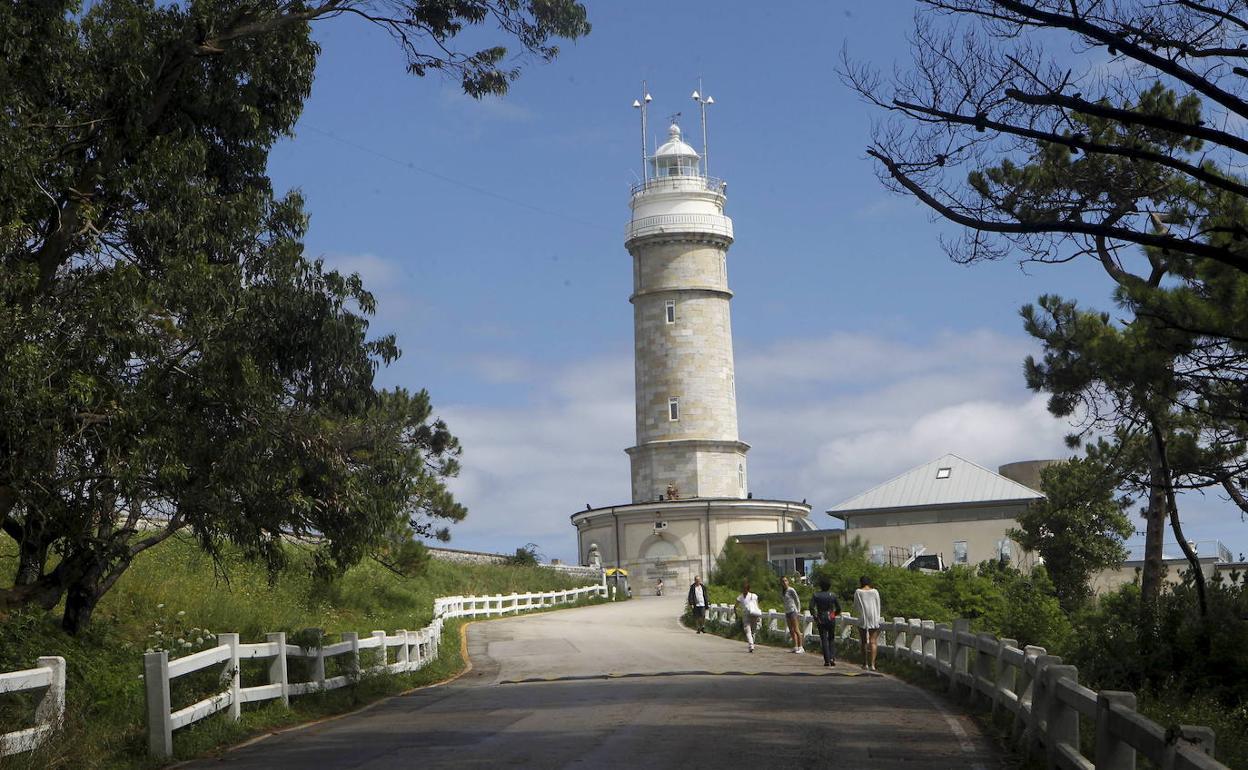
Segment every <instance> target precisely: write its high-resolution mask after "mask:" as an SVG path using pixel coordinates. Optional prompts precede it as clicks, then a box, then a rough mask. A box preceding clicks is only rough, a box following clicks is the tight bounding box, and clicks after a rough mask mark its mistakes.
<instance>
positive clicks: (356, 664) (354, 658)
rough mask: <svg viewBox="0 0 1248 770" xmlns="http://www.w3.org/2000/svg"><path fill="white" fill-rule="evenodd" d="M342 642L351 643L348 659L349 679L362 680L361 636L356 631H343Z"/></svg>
mask: <svg viewBox="0 0 1248 770" xmlns="http://www.w3.org/2000/svg"><path fill="white" fill-rule="evenodd" d="M342 641H344V642H350V643H351V652H350V653H349V655H348V657H347V679H352V680H355V679H359V678H360V635H359V634H357V633H356V632H354V631H343V632H342Z"/></svg>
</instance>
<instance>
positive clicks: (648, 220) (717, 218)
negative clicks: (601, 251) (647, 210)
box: [624, 214, 732, 241]
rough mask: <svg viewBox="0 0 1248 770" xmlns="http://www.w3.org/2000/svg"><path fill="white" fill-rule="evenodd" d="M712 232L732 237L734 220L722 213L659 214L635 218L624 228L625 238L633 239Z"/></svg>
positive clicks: (627, 239) (626, 239)
mask: <svg viewBox="0 0 1248 770" xmlns="http://www.w3.org/2000/svg"><path fill="white" fill-rule="evenodd" d="M673 232H675V233H680V232H691V233H710V234H712V235H718V236H722V237H724V238H728V239H731V238H732V220H731V219H729V218H728V217H726V216H724V215H722V214H659V215H656V216H652V217H642V218H640V219H634V220H632V221H630V222H629V223H628V226H627V227H625V229H624V240H625V241H631V240H632V239H634V238H641V237H643V236H647V235H658V234H660V233H673Z"/></svg>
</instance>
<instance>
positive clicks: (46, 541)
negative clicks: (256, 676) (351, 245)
mask: <svg viewBox="0 0 1248 770" xmlns="http://www.w3.org/2000/svg"><path fill="white" fill-rule="evenodd" d="M338 17H353V18H363V19H366V20H368V21H369V22H371V23H375V24H380V25H382V26H383V27H385V28H386V29H388V30H389V31H390V32H391V33H392V34H393V35H394V36H395V37H396V39H397V41H398V43H399V45H400V46H401V47H402V48H403V50H404V51H405V53H406V55H407V57H408V67H409V70H411V71H412V72H413V74H416V75H422V74H425V73H426V72H429V71H432V70H438V71H443V72H447V73H451V74H454V75H455V76H457V77H458V78H459V79H460V82H461V83H462V85H463V88H464V89H465V91H467V92H468V93H469V94H472V95H474V96H480V95H483V94H487V93H502V92H504V91H505V90H506V88H507V85H508V83H509V82H510V81H511V80H512V79H513V78H514V77H515V76H516V70H515V69H508V68H505V67H504V66H503V62H504V61H505V56H506V51H505V49H504V48H503V47H501V46H491V47H487V48H484V49H482V50H479V51H476V52H461V51H459V50H458V49H457V48H456V47H455V46H454V42H455V38H456V36H457V34H458V33H459V32H461V31H463V30H465V29H466V28H467V27H469V26H480V25H484V24H486V23H489V24H493V25H495V26H497V27H498V28H499V30H501V32H502V34H503V35H504V36H506V37H508V38H512V39H514V40H515V41H517V42H518V43H519V45H520V46H521V49H522V51H524V52H526V53H528V54H530V55H533V56H536V57H539V58H542V59H550V58H552V57H553V56H555V54H556V53H557V48H556V47H555V46H554V45H552V44H551V40H552V38H557V37H572V38H574V37H577V36H579V35H581V34H584V33H585V32H587V31H588V29H589V26H588V24H587V22H586V21H585V12H584V9H583V7H582V6H581V5H580V4H579V3H576V2H573V0H529V1H527V2H525V1H522V0H464V1H463V2H456V3H451V4H448V3H445V2H442V1H441V0H402V1H400V0H389V1H388V0H382V1H381V2H370V3H363V2H353V1H350V0H327V1H326V2H324V3H320V4H306V3H302V2H275V1H274V0H266V1H265V2H260V3H244V2H239V1H237V0H204V1H202V2H189V3H185V4H169V3H165V4H159V5H153V4H150V3H145V2H138V1H137V0H104V1H103V2H97V3H92V4H90V5H89V6H88V7H87V8H86V9H85V10H84V9H83V8H81V7H80V6H79V5H78V4H77V3H74V2H49V3H10V4H4V5H0V50H3V51H4V52H5V55H4V56H3V57H0V59H2V60H0V96H2V97H3V98H0V103H3V104H4V105H5V107H4V112H3V116H4V117H3V120H0V403H2V404H3V405H4V408H3V409H0V526H2V527H3V529H4V531H5V533H6V534H8V535H9V536H10V537H12V538H13V539H14V541H15V542H16V543H17V544H18V548H19V560H18V565H17V569H16V571H15V575H14V585H13V587H12V588H10V589H5V590H3V591H0V605H6V606H10V607H11V606H19V605H24V604H38V605H41V606H44V607H47V608H51V607H53V606H54V605H56V604H57V602H58V601H60V600H61V599H62V598H64V600H65V613H64V618H63V625H64V627H65V628H66V629H67V630H69V631H71V632H77V631H78V630H80V629H81V628H82V627H83V626H85V625H86V623H88V622H89V620H90V617H91V612H92V610H93V609H94V607H95V604H96V603H97V602H98V601H99V598H100V597H101V596H102V595H103V594H104V593H105V592H106V591H107V590H108V589H109V587H111V585H112V584H113V583H114V582H115V581H116V579H117V578H118V576H120V574H121V573H122V572H123V571H124V570H125V569H126V567H127V566H128V565H129V564H130V562H131V561H132V560H133V559H134V558H135V556H137V555H138V554H139V553H141V552H142V551H143V550H145V549H147V548H150V547H152V546H154V545H156V544H158V543H160V542H161V541H163V540H164V539H166V538H168V537H170V536H172V535H173V534H174V533H177V532H181V531H188V532H189V533H191V534H192V535H193V536H194V538H195V539H196V540H197V541H198V542H199V543H200V544H201V545H202V546H203V547H204V548H205V549H207V550H208V551H209V552H211V553H217V552H219V549H220V548H222V547H223V546H224V544H226V543H234V544H235V545H237V546H238V547H239V548H241V549H243V551H244V553H246V554H247V555H249V556H251V557H253V558H257V559H262V560H263V561H264V562H265V563H266V564H268V565H269V567H270V568H271V569H272V570H274V571H276V570H278V569H280V568H281V567H282V566H283V563H284V557H283V554H284V550H283V548H282V547H281V542H282V539H283V538H284V537H286V536H288V535H295V536H314V537H315V538H316V539H317V540H318V541H319V542H320V543H321V545H320V547H319V549H318V559H317V565H318V569H320V570H323V571H324V572H326V573H332V572H334V571H337V570H340V569H342V568H344V567H345V566H347V565H349V564H351V563H353V562H354V561H356V560H358V559H359V558H361V557H363V556H364V555H365V554H367V553H369V552H370V551H374V550H376V549H383V550H389V551H391V552H393V549H394V547H395V545H396V538H395V536H396V532H399V531H402V530H406V532H407V533H408V534H407V537H408V538H410V537H411V536H412V534H413V533H415V534H432V533H433V532H434V530H435V527H436V525H435V524H434V522H436V521H437V520H439V519H442V520H452V521H453V520H456V519H459V518H462V516H463V515H464V509H463V507H462V506H460V505H459V504H458V503H456V502H455V501H454V499H453V497H452V496H451V495H450V493H449V492H448V491H447V490H446V488H445V486H444V481H445V479H446V478H447V477H448V476H451V475H454V474H455V472H456V471H457V469H458V462H457V458H458V455H459V452H460V449H459V444H458V442H457V441H456V439H455V438H454V436H453V435H451V433H450V432H449V431H448V429H447V426H446V425H445V424H444V423H443V422H442V421H440V420H437V419H435V418H434V417H433V411H432V406H431V405H430V402H429V398H428V395H427V394H426V393H425V392H424V391H418V392H415V393H411V392H408V391H406V390H402V389H397V390H394V391H379V390H377V389H376V388H375V387H374V385H373V378H374V375H375V373H376V371H377V369H378V367H380V366H384V365H386V364H388V363H390V362H391V361H393V360H394V359H395V358H396V357H397V356H398V355H399V349H398V347H397V344H396V341H395V340H394V339H393V338H392V337H381V338H373V339H370V338H369V336H368V320H367V319H368V316H369V315H371V314H372V313H373V312H374V309H375V308H374V301H373V298H372V296H371V295H370V294H369V293H368V292H367V291H366V290H365V288H364V287H363V285H362V284H361V282H360V280H359V278H358V277H357V276H343V275H340V274H337V273H335V272H332V271H327V270H325V269H324V267H323V266H322V264H321V263H320V262H319V261H313V260H310V259H308V258H307V257H306V256H304V254H303V250H302V244H301V240H302V236H303V233H304V229H305V227H306V215H305V213H304V211H303V208H302V202H301V200H300V199H299V197H298V196H297V195H288V196H285V197H278V196H276V195H275V194H274V192H273V190H272V185H271V183H270V181H269V179H268V177H267V175H266V164H267V159H268V152H269V149H270V148H271V147H272V145H273V143H274V142H275V141H276V140H277V139H278V138H279V137H281V136H282V135H283V134H285V133H288V132H289V131H290V130H291V128H292V126H293V125H294V122H295V120H296V118H297V117H298V114H299V111H300V109H301V108H302V105H303V101H304V99H305V98H306V97H307V95H308V92H309V89H310V87H311V82H312V75H313V70H314V67H315V63H316V59H317V53H318V49H317V47H316V45H315V44H314V43H313V42H312V40H311V36H310V24H311V23H313V22H318V21H322V20H328V19H334V18H338ZM474 37H478V39H479V36H475V35H474ZM399 539H400V540H401V536H400V538H399ZM53 556H54V557H55V558H52V557H53Z"/></svg>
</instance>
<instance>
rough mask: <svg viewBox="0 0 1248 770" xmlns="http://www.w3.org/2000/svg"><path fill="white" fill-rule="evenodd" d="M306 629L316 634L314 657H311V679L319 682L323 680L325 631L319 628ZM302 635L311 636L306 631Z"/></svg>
mask: <svg viewBox="0 0 1248 770" xmlns="http://www.w3.org/2000/svg"><path fill="white" fill-rule="evenodd" d="M307 631H309V632H315V634H316V657H315V658H313V659H312V681H313V682H318V683H321V682H324V681H325V632H324V631H323V630H322V629H319V628H309V629H307ZM304 635H305V636H307V637H311V636H312V634H311V633H307V632H305V634H304Z"/></svg>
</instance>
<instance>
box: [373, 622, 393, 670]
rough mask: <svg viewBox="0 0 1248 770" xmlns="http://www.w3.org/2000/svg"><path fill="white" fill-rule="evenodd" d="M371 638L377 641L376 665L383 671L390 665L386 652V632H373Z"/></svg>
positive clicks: (388, 655) (388, 654)
mask: <svg viewBox="0 0 1248 770" xmlns="http://www.w3.org/2000/svg"><path fill="white" fill-rule="evenodd" d="M373 638H374V639H376V640H377V657H376V659H375V661H376V664H377V665H378V666H380V667H381V670H382V671H384V670H385V668H386V666H387V665H389V664H390V653H388V652H386V632H385V631H374V632H373Z"/></svg>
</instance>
